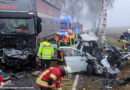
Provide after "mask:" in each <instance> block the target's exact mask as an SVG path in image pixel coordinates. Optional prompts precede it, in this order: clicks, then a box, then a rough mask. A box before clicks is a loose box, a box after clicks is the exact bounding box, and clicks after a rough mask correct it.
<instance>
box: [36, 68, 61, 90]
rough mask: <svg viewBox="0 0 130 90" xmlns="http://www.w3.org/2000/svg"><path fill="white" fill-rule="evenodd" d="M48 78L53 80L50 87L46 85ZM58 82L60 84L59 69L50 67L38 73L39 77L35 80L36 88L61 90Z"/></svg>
mask: <svg viewBox="0 0 130 90" xmlns="http://www.w3.org/2000/svg"><path fill="white" fill-rule="evenodd" d="M49 78H51V79H52V80H53V83H52V85H48V79H49ZM60 82H61V70H60V68H55V67H50V68H48V69H46V70H45V71H43V72H41V73H40V75H39V76H38V78H37V80H36V86H38V87H45V88H52V90H53V88H54V87H55V86H56V88H57V90H62V88H61V84H60Z"/></svg>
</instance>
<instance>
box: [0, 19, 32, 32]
mask: <svg viewBox="0 0 130 90" xmlns="http://www.w3.org/2000/svg"><path fill="white" fill-rule="evenodd" d="M0 21H1V22H0V33H1V34H17V33H20V34H21V33H25V34H34V21H33V19H2V18H1V19H0Z"/></svg>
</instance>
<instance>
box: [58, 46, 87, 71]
mask: <svg viewBox="0 0 130 90" xmlns="http://www.w3.org/2000/svg"><path fill="white" fill-rule="evenodd" d="M60 48H61V50H62V51H63V53H64V59H65V62H66V65H67V66H70V67H71V69H72V72H73V73H74V72H85V71H86V67H87V63H86V61H87V57H86V55H85V53H84V52H82V51H80V50H78V49H76V48H74V47H60Z"/></svg>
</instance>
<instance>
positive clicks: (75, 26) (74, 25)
mask: <svg viewBox="0 0 130 90" xmlns="http://www.w3.org/2000/svg"><path fill="white" fill-rule="evenodd" d="M72 28H80V24H72Z"/></svg>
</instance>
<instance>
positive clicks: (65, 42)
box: [61, 33, 69, 46]
mask: <svg viewBox="0 0 130 90" xmlns="http://www.w3.org/2000/svg"><path fill="white" fill-rule="evenodd" d="M61 41H62V44H63V45H64V46H68V45H69V38H68V34H67V33H66V34H65V36H63V37H62V39H61Z"/></svg>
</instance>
